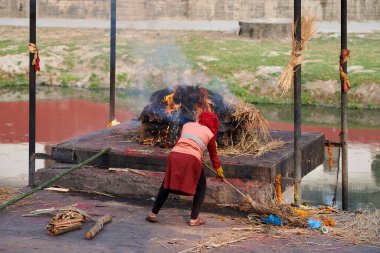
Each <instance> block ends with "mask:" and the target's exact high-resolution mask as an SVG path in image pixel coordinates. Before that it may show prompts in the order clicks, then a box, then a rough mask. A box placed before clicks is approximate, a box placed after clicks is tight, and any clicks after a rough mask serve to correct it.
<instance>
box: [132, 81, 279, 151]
mask: <svg viewBox="0 0 380 253" xmlns="http://www.w3.org/2000/svg"><path fill="white" fill-rule="evenodd" d="M227 101H228V102H227ZM202 111H212V112H214V113H216V114H217V115H218V117H219V123H220V129H219V130H220V131H219V135H218V137H217V140H216V141H217V142H218V144H221V145H220V146H219V147H220V153H224V154H232V155H234V154H239V155H241V154H243V155H245V154H254V155H256V156H260V155H263V154H265V153H266V152H268V151H271V150H273V149H275V148H279V147H281V146H282V145H283V144H284V142H282V141H279V140H272V139H271V137H270V134H269V131H268V122H267V121H266V120H265V118H264V116H263V115H262V114H261V113H260V111H259V110H257V109H256V107H255V106H254V105H252V104H248V103H246V102H244V101H242V100H238V99H236V98H232V99H231V98H229V97H223V96H222V95H220V94H218V93H216V92H213V91H211V90H208V89H206V88H203V87H199V86H195V87H193V86H181V85H179V86H176V87H175V88H174V90H171V89H163V90H158V91H156V92H154V93H153V94H152V96H151V99H150V104H148V105H147V106H145V108H144V110H143V111H142V113H141V115H140V117H139V120H140V121H141V127H140V129H139V130H138V131H137V132H136V133H135V137H133V139H134V140H136V141H138V142H140V143H142V144H145V145H158V146H160V147H163V148H170V147H172V146H173V145H174V143H175V141H176V140H177V139H178V137H179V135H180V133H181V128H182V126H183V124H185V123H187V122H191V121H195V119H196V115H197V114H199V113H200V112H202Z"/></svg>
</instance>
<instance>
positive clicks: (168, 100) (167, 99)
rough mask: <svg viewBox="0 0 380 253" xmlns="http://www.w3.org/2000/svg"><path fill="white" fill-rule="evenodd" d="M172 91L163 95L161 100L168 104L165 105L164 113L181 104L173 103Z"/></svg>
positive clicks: (176, 108) (175, 108) (170, 111)
mask: <svg viewBox="0 0 380 253" xmlns="http://www.w3.org/2000/svg"><path fill="white" fill-rule="evenodd" d="M173 97H174V92H173V93H171V94H169V95H167V96H165V97H164V100H162V102H166V103H167V104H168V105H167V106H166V113H167V114H168V115H170V114H171V113H172V112H174V111H176V110H178V108H179V107H180V106H181V104H179V105H177V104H175V103H174V98H173Z"/></svg>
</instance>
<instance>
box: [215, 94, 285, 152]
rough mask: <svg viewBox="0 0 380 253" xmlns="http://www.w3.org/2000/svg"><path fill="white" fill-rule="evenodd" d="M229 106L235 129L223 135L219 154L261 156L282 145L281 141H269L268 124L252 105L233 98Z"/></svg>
mask: <svg viewBox="0 0 380 253" xmlns="http://www.w3.org/2000/svg"><path fill="white" fill-rule="evenodd" d="M229 106H230V108H231V111H232V114H231V117H232V120H233V121H234V122H235V123H236V129H235V131H233V132H232V131H231V132H228V133H227V134H225V137H224V139H223V144H224V146H225V148H223V149H222V150H221V151H220V152H221V153H225V154H255V155H256V156H261V155H263V154H265V153H267V152H268V151H271V150H273V149H276V148H279V147H281V146H282V145H284V142H283V141H281V140H272V139H271V137H270V135H269V130H268V122H267V120H266V119H265V118H264V116H263V115H262V114H261V113H260V111H259V110H257V108H256V107H255V106H254V105H252V104H248V103H246V102H244V101H242V100H238V99H235V98H233V99H231V101H230V103H229Z"/></svg>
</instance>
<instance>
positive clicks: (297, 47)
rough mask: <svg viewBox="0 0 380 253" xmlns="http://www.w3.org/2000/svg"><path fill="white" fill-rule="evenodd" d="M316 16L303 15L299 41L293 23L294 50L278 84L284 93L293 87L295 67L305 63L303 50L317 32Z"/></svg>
mask: <svg viewBox="0 0 380 253" xmlns="http://www.w3.org/2000/svg"><path fill="white" fill-rule="evenodd" d="M315 20H316V18H315V16H311V15H302V17H301V41H297V40H296V39H295V38H294V36H295V34H294V31H295V28H296V27H295V25H294V23H293V24H292V51H291V56H290V60H289V63H288V65H287V66H286V67H285V69H284V71H283V72H282V74H281V76H280V78H279V79H278V86H279V87H280V89H281V90H282V93H283V94H284V93H286V92H288V91H289V89H290V88H291V87H292V82H293V78H294V71H295V69H294V68H295V67H296V66H299V65H301V64H302V63H303V55H302V54H303V51H304V50H305V49H306V44H307V42H308V41H309V39H310V38H311V37H312V36H313V35H314V34H315V33H316V31H317V30H316V28H315Z"/></svg>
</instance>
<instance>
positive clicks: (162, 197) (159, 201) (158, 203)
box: [152, 169, 206, 219]
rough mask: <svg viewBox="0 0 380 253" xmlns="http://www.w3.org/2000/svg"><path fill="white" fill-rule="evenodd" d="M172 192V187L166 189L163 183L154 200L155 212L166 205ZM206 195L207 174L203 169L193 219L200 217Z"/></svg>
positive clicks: (193, 208)
mask: <svg viewBox="0 0 380 253" xmlns="http://www.w3.org/2000/svg"><path fill="white" fill-rule="evenodd" d="M170 192H171V191H170V189H164V186H163V183H162V185H161V187H160V189H159V190H158V194H157V197H156V200H155V201H154V204H153V209H152V212H153V213H154V214H158V212H159V211H160V209H161V207H162V206H163V205H164V203H165V201H166V199H167V198H168V196H169V193H170ZM205 195H206V176H205V172H204V170H203V169H202V172H201V176H200V177H199V181H198V184H197V188H196V190H195V195H194V198H193V207H192V210H191V219H196V218H198V215H199V211H200V210H201V206H202V203H203V200H204V199H205Z"/></svg>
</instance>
